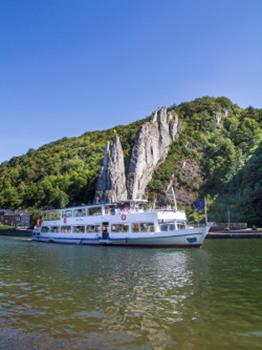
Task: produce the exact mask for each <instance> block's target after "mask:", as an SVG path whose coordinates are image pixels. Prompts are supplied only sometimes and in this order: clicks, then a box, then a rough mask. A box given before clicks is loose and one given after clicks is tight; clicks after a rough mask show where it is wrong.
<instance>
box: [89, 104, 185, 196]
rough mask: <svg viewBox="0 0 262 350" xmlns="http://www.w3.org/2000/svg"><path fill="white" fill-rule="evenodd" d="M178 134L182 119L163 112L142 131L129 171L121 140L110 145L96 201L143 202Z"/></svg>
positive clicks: (135, 144) (156, 114) (100, 177)
mask: <svg viewBox="0 0 262 350" xmlns="http://www.w3.org/2000/svg"><path fill="white" fill-rule="evenodd" d="M177 130H178V117H177V115H176V113H175V112H174V111H170V112H168V111H167V109H166V108H160V109H159V110H157V111H156V112H154V113H153V115H152V117H151V119H150V120H149V121H148V122H146V123H145V124H143V125H142V127H141V128H140V130H139V132H138V134H137V137H136V139H135V143H134V145H133V149H132V154H131V159H130V162H129V165H128V168H127V171H126V173H127V181H126V177H125V169H124V155H123V150H122V146H121V142H120V139H119V137H116V139H115V140H114V142H113V143H107V145H106V148H105V153H104V164H103V168H102V171H101V174H100V176H99V178H98V181H97V185H96V195H95V200H96V201H100V202H101V201H105V200H109V201H115V200H123V199H126V198H127V197H128V198H129V199H141V198H143V197H144V194H145V189H146V186H147V185H148V183H149V181H150V180H151V179H152V176H153V172H154V170H155V168H156V167H157V166H158V165H159V164H160V163H161V162H162V161H164V160H165V157H166V155H167V153H168V150H169V146H170V144H171V143H172V142H173V141H174V140H175V138H176V136H177Z"/></svg>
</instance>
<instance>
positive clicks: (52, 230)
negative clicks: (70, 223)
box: [50, 226, 60, 233]
mask: <svg viewBox="0 0 262 350" xmlns="http://www.w3.org/2000/svg"><path fill="white" fill-rule="evenodd" d="M59 228H60V227H59V226H51V229H50V231H51V232H54V233H57V232H59V231H60V230H59Z"/></svg>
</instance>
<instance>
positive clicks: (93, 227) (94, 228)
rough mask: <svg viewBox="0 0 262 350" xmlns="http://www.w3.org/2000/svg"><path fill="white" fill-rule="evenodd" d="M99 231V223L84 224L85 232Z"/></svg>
mask: <svg viewBox="0 0 262 350" xmlns="http://www.w3.org/2000/svg"><path fill="white" fill-rule="evenodd" d="M100 231H101V227H100V225H87V226H86V232H87V233H95V232H100Z"/></svg>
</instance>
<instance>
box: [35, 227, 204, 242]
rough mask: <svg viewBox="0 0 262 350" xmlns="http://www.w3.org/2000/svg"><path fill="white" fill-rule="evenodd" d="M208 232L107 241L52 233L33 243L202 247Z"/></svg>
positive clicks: (121, 236) (131, 235) (123, 236)
mask: <svg viewBox="0 0 262 350" xmlns="http://www.w3.org/2000/svg"><path fill="white" fill-rule="evenodd" d="M208 230H209V227H208V226H203V227H198V228H193V229H183V230H176V231H169V232H152V233H151V232H148V233H144V234H141V233H140V234H135V233H129V234H111V235H110V236H109V237H108V238H107V239H103V237H102V234H96V235H90V234H75V235H73V234H62V233H51V232H50V233H37V234H36V235H35V236H34V237H33V241H37V242H47V243H64V244H65V243H66V244H81V245H106V246H143V247H146V246H148V247H200V246H201V245H202V244H203V242H204V240H205V237H206V235H207V233H208Z"/></svg>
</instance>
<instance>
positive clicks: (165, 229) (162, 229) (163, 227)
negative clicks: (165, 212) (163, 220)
mask: <svg viewBox="0 0 262 350" xmlns="http://www.w3.org/2000/svg"><path fill="white" fill-rule="evenodd" d="M160 230H161V231H163V232H166V231H168V225H160Z"/></svg>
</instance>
